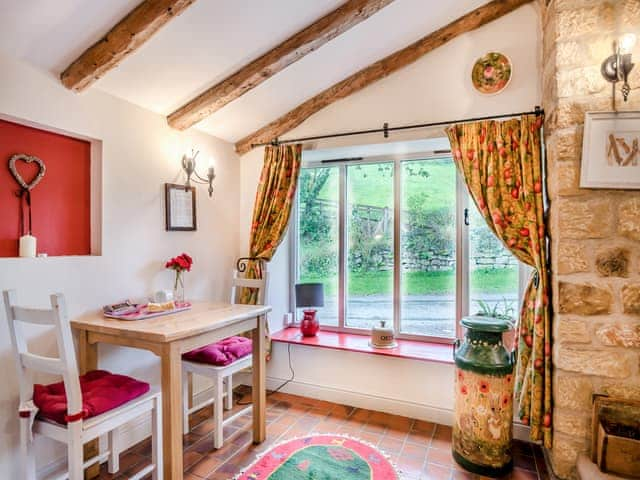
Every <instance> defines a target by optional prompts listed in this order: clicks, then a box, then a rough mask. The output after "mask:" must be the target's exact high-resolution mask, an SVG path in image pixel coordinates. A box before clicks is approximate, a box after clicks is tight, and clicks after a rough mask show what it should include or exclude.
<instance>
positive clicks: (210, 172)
mask: <svg viewBox="0 0 640 480" xmlns="http://www.w3.org/2000/svg"><path fill="white" fill-rule="evenodd" d="M199 153H200V152H199V151H197V152H196V151H195V150H191V155H187V154H184V155H182V169H183V170H184V173H185V175H186V176H187V181H186V182H185V184H184V187H185V188H189V187H190V186H191V181H192V180H193V182H195V183H201V184H204V185H209V197H212V196H213V180H214V179H215V178H216V173H215V169H214V168H213V164H211V163H210V164H209V168H208V169H207V178H204V177H201V176H200V175H198V172H197V171H196V157H197V156H198V154H199ZM194 177H195V178H194Z"/></svg>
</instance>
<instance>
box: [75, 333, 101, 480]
mask: <svg viewBox="0 0 640 480" xmlns="http://www.w3.org/2000/svg"><path fill="white" fill-rule="evenodd" d="M78 351H79V353H80V359H79V362H78V363H79V367H80V375H84V374H85V373H87V372H90V371H91V370H96V369H97V368H98V344H97V343H89V334H88V332H87V331H86V330H79V331H78ZM98 453H100V441H99V440H98V439H96V440H92V441H90V442H88V443H85V445H84V459H85V460H88V459H90V458H93V457H95V456H96V455H98ZM99 475H100V464H99V463H96V464H94V465H91V466H90V467H89V468H87V469H86V470H85V471H84V478H85V480H91V479H93V478H97V477H98V476H99Z"/></svg>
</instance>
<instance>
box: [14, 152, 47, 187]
mask: <svg viewBox="0 0 640 480" xmlns="http://www.w3.org/2000/svg"><path fill="white" fill-rule="evenodd" d="M18 160H22V161H23V162H26V163H31V162H36V163H37V164H38V167H39V170H38V174H37V175H36V176H35V177H34V178H33V180H31V183H27V182H25V181H24V179H23V178H22V176H21V175H20V173H18V171H17V170H16V162H17V161H18ZM9 170H10V171H11V174H12V175H13V176H14V178H15V179H16V182H18V184H19V185H20V186H21V187H22V188H23V189H24V190H31V189H32V188H33V187H35V186H36V185H37V184H38V183H40V180H42V177H44V174H45V172H46V171H47V168H46V167H45V166H44V162H43V161H42V160H40V159H39V158H38V157H34V156H33V155H26V154H24V153H19V154H17V155H13V156H12V157H11V158H10V159H9Z"/></svg>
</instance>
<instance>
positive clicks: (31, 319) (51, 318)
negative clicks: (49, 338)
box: [13, 307, 56, 326]
mask: <svg viewBox="0 0 640 480" xmlns="http://www.w3.org/2000/svg"><path fill="white" fill-rule="evenodd" d="M13 316H14V318H15V319H16V320H20V321H21V322H26V323H37V324H39V325H51V326H54V325H55V324H56V315H55V312H54V311H53V310H44V309H41V308H24V307H13Z"/></svg>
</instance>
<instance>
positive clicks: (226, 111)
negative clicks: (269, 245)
mask: <svg viewBox="0 0 640 480" xmlns="http://www.w3.org/2000/svg"><path fill="white" fill-rule="evenodd" d="M486 1H487V0H456V1H442V0H396V1H395V2H393V3H392V4H390V5H389V6H387V7H385V8H384V9H382V10H381V11H380V12H378V13H377V14H375V15H374V16H372V17H371V18H369V19H368V20H366V21H364V22H362V23H360V24H358V25H356V26H355V27H353V28H352V29H350V30H348V31H347V32H345V33H344V34H342V35H340V36H339V37H337V38H336V39H334V40H332V41H331V42H329V43H327V44H325V45H324V46H323V47H321V48H320V49H318V50H317V51H315V52H313V53H311V54H309V55H307V56H306V57H304V58H303V59H302V60H300V61H298V62H297V63H295V64H293V65H291V66H290V67H288V68H287V69H285V70H284V71H282V72H280V73H278V74H277V75H275V76H274V77H272V78H271V79H269V80H267V81H266V82H264V83H263V84H261V85H260V86H259V87H257V88H255V89H254V90H252V91H250V92H249V93H247V94H245V95H244V96H242V97H240V98H239V99H238V100H236V101H234V102H232V103H231V104H229V105H227V106H225V107H224V108H222V109H221V110H219V111H218V112H216V113H214V114H213V115H212V116H210V117H209V118H207V119H205V120H204V121H202V122H201V123H200V124H198V125H197V128H199V129H201V130H203V131H205V132H207V133H210V134H212V135H215V136H217V137H220V138H222V139H225V140H227V141H231V142H235V141H237V140H238V139H240V138H242V137H243V136H245V135H247V134H249V133H251V132H252V131H254V130H256V129H258V128H260V127H262V126H263V125H265V124H267V123H268V122H270V121H272V120H275V119H276V118H278V117H279V116H280V115H282V114H284V113H286V112H288V111H289V110H291V109H292V108H294V107H295V106H297V105H298V104H299V103H301V102H303V101H304V100H306V99H308V98H310V97H312V96H313V95H315V94H317V93H318V92H320V91H322V90H324V89H325V88H327V87H329V86H331V85H333V84H334V83H336V82H338V81H340V80H342V79H343V78H345V77H347V76H348V75H350V74H351V73H354V72H356V71H357V70H359V69H361V68H363V67H365V66H367V65H369V64H370V63H372V62H374V61H376V60H378V59H380V58H382V57H384V56H386V55H388V54H390V53H392V52H394V51H396V50H398V49H400V48H403V47H405V46H406V45H408V44H409V43H411V42H413V41H415V40H417V39H419V38H421V37H422V36H424V35H426V34H427V33H429V32H431V31H433V30H436V29H437V28H439V27H441V26H443V25H445V24H447V23H449V22H450V21H452V20H454V19H455V18H457V17H459V16H461V15H463V14H464V13H466V12H468V11H470V10H472V9H474V8H476V7H478V6H480V5H482V4H483V3H486ZM138 2H139V0H55V1H54V0H0V49H2V50H4V51H6V52H7V53H9V54H12V55H14V56H16V57H18V58H21V59H23V60H25V61H27V62H28V63H31V64H33V65H34V66H36V67H37V68H40V69H42V70H45V71H47V72H50V73H51V74H53V75H59V73H60V72H61V71H62V70H64V68H65V67H66V66H67V65H68V64H69V63H70V62H71V61H73V60H74V59H75V58H76V57H77V56H78V55H79V54H80V53H81V52H82V51H83V50H84V49H86V48H87V47H88V46H89V45H91V44H92V43H94V42H95V41H97V40H98V39H99V38H100V37H101V36H102V35H104V34H105V33H106V32H107V31H108V30H109V29H110V28H111V27H112V26H113V25H114V24H115V23H116V22H117V21H118V20H119V19H120V18H122V17H123V16H124V15H125V14H126V13H127V12H128V11H129V10H131V9H132V8H133V7H134V6H135V5H136V4H137V3H138ZM342 3H343V0H302V1H301V0H268V1H265V0H197V1H196V2H195V3H194V4H193V5H192V6H191V7H189V8H188V9H187V10H186V11H185V12H184V13H183V14H182V15H180V16H179V17H178V18H176V19H174V20H173V21H171V22H170V23H169V24H167V25H166V26H165V27H164V28H163V29H162V30H160V32H158V33H157V34H156V35H155V36H154V37H153V38H151V40H149V41H148V42H147V43H146V44H145V45H143V46H142V47H141V48H140V49H139V50H138V51H137V52H135V53H134V54H133V55H131V56H130V57H129V58H127V59H126V60H125V61H124V62H122V64H121V65H119V66H118V67H117V68H116V69H114V70H112V71H111V72H109V73H108V74H107V75H106V76H105V77H104V78H102V79H101V80H99V81H98V82H97V83H96V84H94V85H93V86H92V87H91V88H95V89H101V90H103V91H105V92H108V93H110V94H112V95H114V96H117V97H120V98H123V99H125V100H128V101H130V102H132V103H134V104H137V105H140V106H142V107H144V108H147V109H149V110H152V111H155V112H157V113H161V114H165V115H166V114H169V113H171V112H172V111H173V110H175V109H176V108H178V107H180V106H181V105H182V104H184V103H185V102H187V101H188V100H189V99H191V98H192V97H193V96H195V95H196V94H197V93H199V92H201V91H203V90H204V89H206V88H207V87H209V86H211V85H214V84H215V83H217V82H219V81H220V80H222V79H224V78H225V77H227V76H228V75H230V74H231V73H233V72H234V71H236V70H237V69H238V68H240V67H241V66H243V65H244V64H246V63H248V62H249V61H251V60H252V59H254V58H256V57H257V56H259V55H260V54H262V53H264V52H266V51H268V50H269V49H271V48H272V47H274V46H275V45H277V44H278V43H280V42H282V41H283V40H284V39H286V38H287V37H289V36H291V35H292V34H294V33H295V32H297V31H299V30H300V29H302V28H303V27H305V26H306V25H308V24H310V23H312V22H313V21H314V20H315V19H317V18H320V17H321V16H323V15H325V14H326V13H328V12H330V11H331V10H333V9H334V8H336V7H337V6H339V5H340V4H342Z"/></svg>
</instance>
